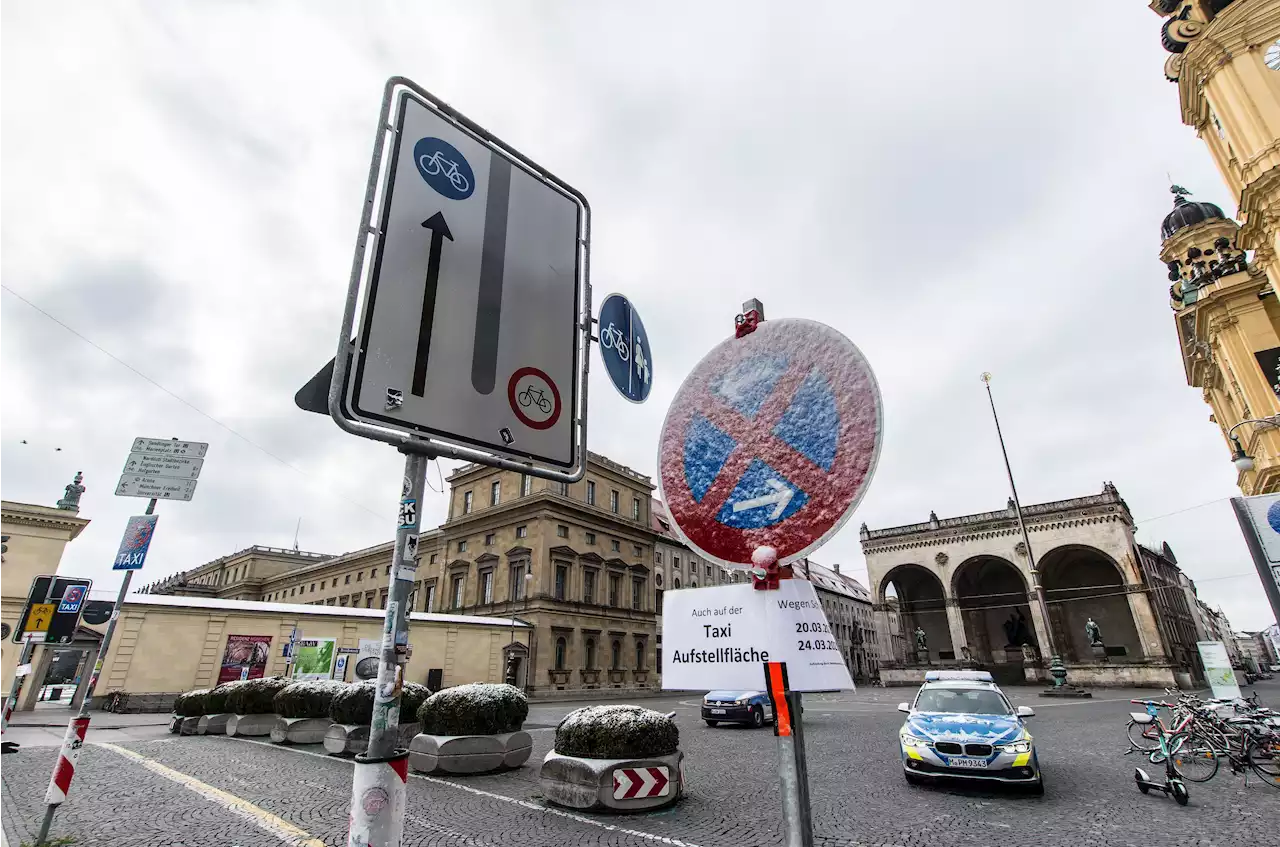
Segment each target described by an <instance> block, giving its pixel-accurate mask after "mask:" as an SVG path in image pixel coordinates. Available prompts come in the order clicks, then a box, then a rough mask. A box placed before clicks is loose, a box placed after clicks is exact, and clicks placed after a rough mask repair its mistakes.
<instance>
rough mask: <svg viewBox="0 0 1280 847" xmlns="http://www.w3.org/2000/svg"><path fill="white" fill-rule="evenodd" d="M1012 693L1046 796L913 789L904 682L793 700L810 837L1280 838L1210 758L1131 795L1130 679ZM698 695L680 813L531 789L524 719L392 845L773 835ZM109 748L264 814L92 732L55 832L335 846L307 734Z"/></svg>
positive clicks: (680, 711)
mask: <svg viewBox="0 0 1280 847" xmlns="http://www.w3.org/2000/svg"><path fill="white" fill-rule="evenodd" d="M1263 686H1264V687H1260V692H1261V694H1262V698H1263V700H1264V701H1268V702H1271V703H1273V704H1274V703H1280V685H1277V684H1276V683H1264V684H1263ZM1009 693H1010V694H1011V696H1012V697H1013V698H1014V700H1015V701H1016V702H1020V703H1025V704H1027V705H1031V706H1033V707H1034V708H1036V710H1037V716H1036V717H1034V718H1032V719H1031V727H1032V732H1033V733H1034V734H1035V736H1036V741H1037V744H1038V746H1039V750H1040V759H1041V762H1042V764H1043V765H1044V768H1045V773H1046V782H1047V793H1046V795H1045V796H1044V797H1031V796H1026V795H1021V794H1018V793H1014V792H1008V791H998V790H982V789H967V788H957V787H926V788H916V787H911V786H908V785H907V784H906V782H905V781H904V780H903V778H902V775H901V767H900V765H899V764H898V751H897V728H898V726H899V725H900V724H901V716H900V715H899V714H898V713H897V712H896V711H895V710H894V705H895V704H896V703H897V702H899V701H900V700H902V699H906V698H907V697H909V696H910V694H911V691H910V690H908V689H889V690H879V689H876V690H872V691H866V692H859V693H858V694H854V695H821V694H819V695H809V696H807V697H806V698H805V702H806V709H805V715H804V718H805V730H806V735H807V740H808V749H809V765H810V781H811V785H812V796H813V810H814V821H815V824H814V829H815V833H816V835H817V841H818V844H819V845H822V847H844V845H859V847H862V845H866V847H888V846H889V845H917V844H919V845H924V844H928V845H931V847H932V846H933V845H936V846H937V847H944V845H1000V847H1007V845H1055V844H1062V845H1072V847H1078V845H1079V844H1081V843H1085V844H1088V845H1090V847H1104V845H1118V846H1119V845H1126V846H1127V845H1151V844H1160V845H1196V847H1201V845H1203V846H1204V847H1208V845H1215V846H1216V845H1222V844H1229V843H1230V844H1246V845H1251V847H1280V827H1278V826H1277V825H1276V821H1278V820H1280V791H1277V790H1275V789H1274V788H1270V787H1268V786H1266V785H1263V784H1261V783H1259V782H1258V781H1256V780H1255V779H1250V781H1249V784H1248V785H1247V786H1246V785H1245V784H1244V780H1243V778H1242V777H1236V776H1232V775H1230V774H1229V773H1227V772H1226V770H1225V769H1224V770H1223V772H1221V773H1219V775H1218V776H1217V777H1215V778H1214V779H1213V781H1212V782H1210V783H1207V784H1204V785H1192V786H1191V805H1190V806H1188V807H1187V808H1181V807H1179V806H1177V805H1176V804H1174V803H1173V801H1172V800H1169V799H1167V798H1163V797H1159V796H1143V795H1142V794H1140V793H1139V792H1138V791H1137V789H1136V788H1135V787H1134V785H1133V781H1132V772H1133V766H1134V765H1135V764H1136V762H1135V760H1134V757H1133V756H1123V755H1121V754H1122V753H1123V751H1124V749H1125V741H1124V735H1123V728H1124V723H1125V720H1126V717H1125V716H1126V715H1127V713H1128V712H1129V710H1130V708H1129V703H1128V698H1129V697H1130V696H1138V694H1137V693H1135V692H1114V693H1112V692H1097V694H1096V699H1094V700H1092V701H1068V702H1058V701H1050V700H1044V699H1041V698H1039V697H1038V696H1036V695H1037V692H1035V691H1031V690H1019V689H1012V690H1010V692H1009ZM1147 694H1148V695H1149V694H1150V692H1147ZM696 703H697V700H696V698H695V697H691V696H688V695H686V696H683V697H672V698H667V699H663V700H650V701H646V703H645V705H647V706H649V707H651V708H656V709H659V710H663V711H670V710H674V711H676V713H677V716H678V717H677V719H678V721H679V724H680V729H681V748H682V749H683V750H684V752H685V754H686V757H687V758H686V762H685V772H686V776H687V778H688V780H689V784H688V788H687V796H686V798H685V799H684V800H683V801H681V802H680V803H679V804H678V805H677V806H676V807H675V808H674V809H671V810H667V811H663V812H657V813H652V814H647V815H638V816H628V817H604V816H594V815H583V814H571V813H565V812H561V811H558V810H549V809H548V808H547V807H545V806H544V805H543V803H542V800H541V795H540V792H539V789H538V782H537V764H538V763H539V762H540V760H541V757H542V756H543V755H544V754H545V753H546V752H547V750H549V749H550V747H551V743H552V740H553V733H552V732H551V731H550V730H548V729H534V730H533V732H532V735H533V738H534V756H533V758H532V759H531V760H530V763H529V764H528V765H526V766H525V767H523V768H521V769H519V770H518V771H515V772H513V773H507V774H500V775H490V776H480V777H470V778H455V779H428V778H422V777H415V778H411V779H410V780H409V789H408V790H409V815H408V819H407V821H406V826H405V842H404V843H405V844H406V845H411V847H418V845H432V846H433V847H434V845H467V847H507V845H510V846H511V847H517V845H518V847H562V845H616V847H653V845H659V844H679V843H682V844H687V845H695V847H728V845H735V847H736V846H737V845H774V844H780V843H781V835H780V827H781V812H780V807H779V803H778V800H777V797H776V786H777V778H776V775H775V745H776V741H775V739H774V738H773V735H772V733H771V732H769V731H768V730H750V729H736V728H723V727H722V728H717V729H712V728H709V727H707V726H705V725H704V724H703V723H702V722H701V721H700V720H698V713H697V708H696ZM567 708H568V707H567V706H564V705H538V706H535V707H534V709H533V710H532V713H531V715H530V722H529V723H530V725H531V726H535V727H536V726H539V725H550V724H554V723H555V722H556V721H557V720H558V716H559V715H562V714H563V713H564V712H565V711H566V710H567ZM90 740H92V738H91V739H90ZM122 746H124V747H126V748H127V749H129V750H131V751H133V752H134V753H137V754H139V755H141V756H144V757H147V758H148V759H150V760H153V761H154V762H156V763H159V764H160V765H163V766H167V767H168V768H171V769H173V770H175V771H179V772H181V773H182V774H185V775H187V776H188V777H191V778H194V779H195V780H199V781H201V782H202V783H206V784H208V785H209V786H212V787H213V789H217V790H220V791H221V792H226V793H227V794H229V795H234V796H235V797H238V798H242V800H244V801H247V803H251V804H253V805H254V807H256V809H257V810H258V811H250V812H245V811H243V810H240V811H239V812H233V811H232V810H230V809H228V808H227V807H225V806H224V805H221V804H219V803H218V802H215V801H212V800H210V799H207V797H206V796H204V795H202V794H199V793H196V791H194V790H192V789H191V788H188V787H185V786H183V785H179V784H177V783H175V782H173V781H171V780H170V779H169V778H166V777H165V776H162V775H160V774H157V773H155V772H153V771H152V770H149V769H147V767H145V766H144V765H143V764H142V763H139V762H137V761H135V760H133V759H131V758H126V757H125V756H123V755H121V754H119V753H116V752H114V751H112V750H109V749H107V748H103V747H97V746H93V745H92V744H91V745H90V746H88V747H87V748H86V749H85V751H84V753H83V755H82V756H81V760H80V769H79V771H78V772H77V774H76V782H75V784H74V785H73V786H72V791H71V797H70V799H69V800H68V802H67V803H66V804H64V805H63V806H62V808H61V809H60V810H59V812H58V816H57V818H56V820H55V824H54V828H53V832H54V834H55V835H70V836H73V837H75V838H76V839H77V840H76V842H75V844H76V847H83V846H84V845H120V847H134V846H135V845H137V847H142V845H148V847H151V845H175V846H176V845H191V847H196V845H199V846H200V847H232V845H239V847H257V846H258V845H273V847H274V845H280V844H302V843H311V844H327V845H342V844H344V843H345V833H346V822H347V813H348V804H349V802H350V786H351V765H350V763H349V762H346V761H342V760H339V759H334V758H332V757H327V756H324V755H322V751H320V750H319V749H318V748H316V747H306V748H289V749H286V748H280V747H275V746H272V745H269V744H262V743H259V742H248V741H236V740H234V739H228V738H193V737H187V738H178V737H173V736H166V737H164V738H161V739H157V740H151V741H134V742H125V743H123V744H122ZM52 754H53V751H51V750H48V749H47V748H46V749H34V750H25V749H24V750H22V751H20V752H18V753H16V754H12V755H8V756H5V757H4V761H3V765H4V767H3V782H4V793H3V807H4V809H3V822H4V828H5V832H6V835H7V836H8V838H9V841H10V843H11V844H12V845H13V846H14V847H17V845H18V844H20V843H21V842H22V841H24V840H25V841H28V842H31V841H33V840H34V839H33V834H34V831H35V829H36V828H37V827H38V825H39V821H40V815H41V813H42V811H43V807H42V805H41V799H42V797H43V794H44V789H45V785H46V784H47V782H48V778H49V771H50V768H51V767H52ZM259 811H260V812H261V815H262V816H264V817H259V816H258V812H259ZM272 816H275V817H276V818H278V819H280V820H281V821H282V822H287V824H286V825H292V826H293V827H296V828H297V829H298V830H301V831H303V833H304V834H305V836H306V837H313V838H314V839H317V840H316V841H311V842H308V841H306V840H305V837H304V836H297V835H290V834H289V833H288V832H282V831H280V830H279V829H275V830H273V829H272V828H271V827H270V826H266V825H264V824H263V823H262V821H263V820H264V819H265V820H270V819H273V818H272ZM295 832H296V831H295Z"/></svg>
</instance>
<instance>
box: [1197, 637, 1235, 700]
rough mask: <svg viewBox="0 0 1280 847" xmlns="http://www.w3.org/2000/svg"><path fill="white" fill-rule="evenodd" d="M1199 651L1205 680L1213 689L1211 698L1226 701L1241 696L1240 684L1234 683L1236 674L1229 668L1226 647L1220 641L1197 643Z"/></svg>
mask: <svg viewBox="0 0 1280 847" xmlns="http://www.w3.org/2000/svg"><path fill="white" fill-rule="evenodd" d="M1196 647H1197V648H1199V650H1200V661H1201V663H1202V664H1203V665H1204V675H1205V678H1206V679H1208V680H1209V687H1210V688H1212V689H1213V696H1214V697H1220V698H1223V699H1227V700H1235V699H1237V698H1239V697H1240V696H1241V694H1240V684H1239V683H1238V682H1236V672H1235V670H1234V669H1232V667H1231V658H1230V657H1229V656H1228V655H1227V645H1225V644H1223V643H1222V642H1221V641H1197V642H1196Z"/></svg>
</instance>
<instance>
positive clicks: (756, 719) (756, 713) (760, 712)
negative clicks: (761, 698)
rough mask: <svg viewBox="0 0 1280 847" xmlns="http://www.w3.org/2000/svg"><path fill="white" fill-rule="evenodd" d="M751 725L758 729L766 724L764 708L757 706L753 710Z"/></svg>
mask: <svg viewBox="0 0 1280 847" xmlns="http://www.w3.org/2000/svg"><path fill="white" fill-rule="evenodd" d="M751 725H752V726H754V727H755V728H756V729H759V728H760V727H762V726H764V709H762V708H760V707H759V706H756V707H755V708H754V709H752V710H751Z"/></svg>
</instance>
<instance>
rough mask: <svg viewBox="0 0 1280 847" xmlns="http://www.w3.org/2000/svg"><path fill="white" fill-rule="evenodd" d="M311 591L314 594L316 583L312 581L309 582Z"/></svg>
mask: <svg viewBox="0 0 1280 847" xmlns="http://www.w3.org/2000/svg"><path fill="white" fill-rule="evenodd" d="M311 593H312V594H315V593H316V584H315V583H314V582H313V583H311Z"/></svg>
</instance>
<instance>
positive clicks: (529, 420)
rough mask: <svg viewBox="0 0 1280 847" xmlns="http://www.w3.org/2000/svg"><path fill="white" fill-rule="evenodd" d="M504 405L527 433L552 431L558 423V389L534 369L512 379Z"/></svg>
mask: <svg viewBox="0 0 1280 847" xmlns="http://www.w3.org/2000/svg"><path fill="white" fill-rule="evenodd" d="M507 402H508V403H510V404H511V411H513V412H515V413H516V418H517V419H519V421H520V423H522V424H524V425H525V426H527V427H529V428H530V429H551V427H553V426H555V425H556V421H557V420H559V419H560V389H559V388H556V384H555V383H554V382H552V380H551V377H549V376H547V374H546V372H545V371H541V370H539V369H537V368H520V369H519V370H517V371H516V372H515V373H513V374H512V375H511V379H509V380H507Z"/></svg>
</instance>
